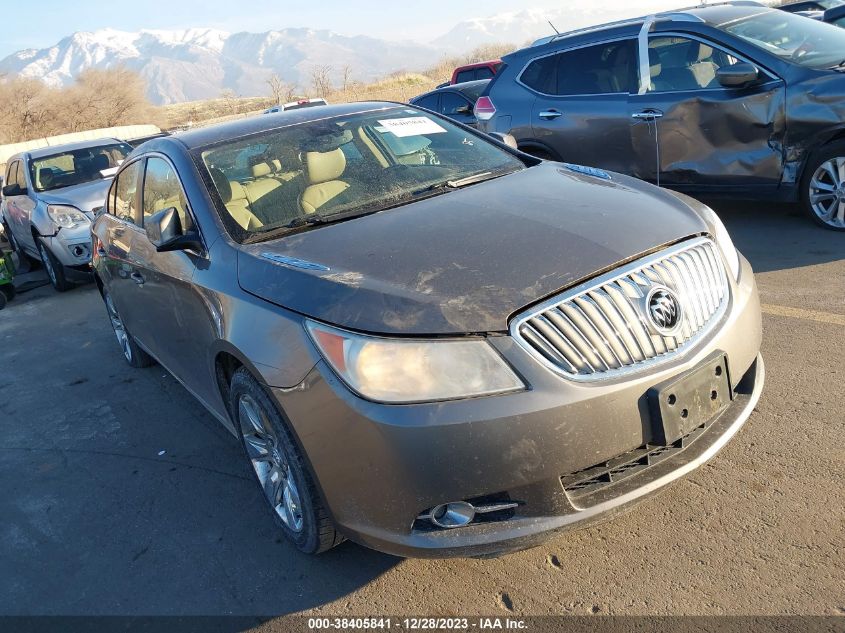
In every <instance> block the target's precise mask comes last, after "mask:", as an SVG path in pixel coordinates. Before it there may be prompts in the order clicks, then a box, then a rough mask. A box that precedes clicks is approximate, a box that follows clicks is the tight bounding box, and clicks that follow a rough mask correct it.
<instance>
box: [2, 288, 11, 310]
mask: <svg viewBox="0 0 845 633" xmlns="http://www.w3.org/2000/svg"><path fill="white" fill-rule="evenodd" d="M7 303H9V300H8V299H7V298H6V293H5V292H2V291H0V310H2V309H3V308H5V307H6V304H7Z"/></svg>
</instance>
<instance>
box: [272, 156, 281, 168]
mask: <svg viewBox="0 0 845 633" xmlns="http://www.w3.org/2000/svg"><path fill="white" fill-rule="evenodd" d="M270 166H271V167H272V168H273V171H282V161H280V160H279V159H278V158H274V159H273V160H271V161H270Z"/></svg>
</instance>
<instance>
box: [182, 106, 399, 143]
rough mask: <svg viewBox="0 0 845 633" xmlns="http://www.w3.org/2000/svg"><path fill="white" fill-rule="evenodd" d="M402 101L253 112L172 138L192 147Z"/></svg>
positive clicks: (384, 108)
mask: <svg viewBox="0 0 845 633" xmlns="http://www.w3.org/2000/svg"><path fill="white" fill-rule="evenodd" d="M403 105H404V106H405V107H408V105H407V104H402V103H392V102H389V101H359V102H355V103H342V104H335V105H324V106H320V107H319V108H300V109H298V110H288V111H285V112H274V113H272V114H268V115H261V116H251V117H248V118H245V119H238V120H237V121H227V122H225V123H218V124H216V125H209V126H207V127H202V128H199V129H195V130H189V131H186V132H181V133H180V134H178V135H177V136H171V137H170V138H171V139H177V140H178V141H179V142H181V143H182V144H183V145H184V146H185V147H187V148H188V149H189V150H192V149H196V148H199V147H205V146H206V145H211V144H213V143H218V142H220V141H226V140H229V139H233V138H240V137H242V136H248V135H250V134H256V133H260V132H266V131H269V130H276V129H280V128H283V127H287V126H289V125H295V124H297V123H307V122H308V121H320V120H323V119H331V118H334V117H338V116H345V115H350V114H358V113H362V112H377V111H379V110H391V109H393V108H400V107H402V106H403Z"/></svg>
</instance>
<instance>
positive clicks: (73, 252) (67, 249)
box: [41, 226, 91, 274]
mask: <svg viewBox="0 0 845 633" xmlns="http://www.w3.org/2000/svg"><path fill="white" fill-rule="evenodd" d="M41 239H42V240H44V242H45V243H46V244H47V247H48V248H49V249H50V252H51V253H53V255H54V256H55V257H56V259H58V260H59V262H61V264H62V265H63V266H65V267H66V268H69V269H71V271H77V272H79V273H80V274H82V273H84V272H86V269H87V268H88V265H89V264H90V263H91V227H90V226H82V227H77V228H74V229H59V231H58V232H56V234H55V235H52V236H45V237H42V238H41Z"/></svg>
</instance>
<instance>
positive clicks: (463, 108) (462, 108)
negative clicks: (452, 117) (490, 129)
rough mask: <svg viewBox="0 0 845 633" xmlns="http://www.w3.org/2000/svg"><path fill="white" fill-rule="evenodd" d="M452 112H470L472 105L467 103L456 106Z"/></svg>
mask: <svg viewBox="0 0 845 633" xmlns="http://www.w3.org/2000/svg"><path fill="white" fill-rule="evenodd" d="M452 114H472V107H470V106H468V105H463V106H460V107H457V108H455V111H454V112H453V113H452Z"/></svg>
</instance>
